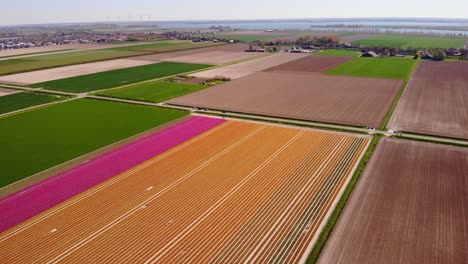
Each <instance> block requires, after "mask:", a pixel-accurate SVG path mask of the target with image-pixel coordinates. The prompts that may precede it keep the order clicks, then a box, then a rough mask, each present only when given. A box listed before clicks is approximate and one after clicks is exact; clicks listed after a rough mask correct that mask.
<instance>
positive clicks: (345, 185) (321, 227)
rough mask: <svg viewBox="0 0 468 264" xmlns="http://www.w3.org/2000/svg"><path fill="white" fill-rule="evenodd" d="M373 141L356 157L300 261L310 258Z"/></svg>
mask: <svg viewBox="0 0 468 264" xmlns="http://www.w3.org/2000/svg"><path fill="white" fill-rule="evenodd" d="M371 141H372V140H367V143H366V144H365V147H364V148H363V149H362V151H361V153H360V154H359V156H358V157H357V159H356V163H355V164H354V166H353V167H352V168H351V170H350V171H349V174H348V175H347V176H346V181H345V182H344V183H343V186H342V187H341V188H340V191H339V192H338V194H337V195H336V198H335V199H334V200H333V203H332V204H331V205H330V208H329V209H328V210H327V213H326V215H325V216H324V218H323V220H322V221H321V223H320V225H319V226H318V228H317V231H316V233H315V235H314V236H313V237H312V240H311V241H310V243H309V245H308V246H307V247H306V251H305V252H304V254H303V255H302V257H301V259H300V261H299V263H306V262H307V259H308V258H309V256H310V254H311V252H312V250H313V249H314V246H315V244H316V242H317V240H318V239H319V237H320V236H321V234H322V232H323V230H324V228H325V226H326V225H327V224H328V222H329V221H330V217H331V215H332V214H333V212H334V211H335V210H336V208H337V206H338V203H339V201H340V200H341V199H342V197H343V194H344V192H345V191H346V189H347V188H348V185H349V183H350V182H351V180H352V178H353V175H354V173H355V172H356V171H357V169H358V167H359V164H360V163H361V161H362V159H363V157H364V155H365V153H366V152H367V151H368V150H369V146H370V144H371ZM359 145H360V144H359ZM358 149H359V148H358ZM338 219H339V218H338Z"/></svg>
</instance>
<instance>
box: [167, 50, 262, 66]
mask: <svg viewBox="0 0 468 264" xmlns="http://www.w3.org/2000/svg"><path fill="white" fill-rule="evenodd" d="M261 55H262V54H259V53H255V52H229V51H211V52H204V53H197V54H193V55H186V56H179V57H171V58H167V59H164V60H165V61H175V62H187V63H199V64H225V63H229V62H234V61H239V60H244V59H249V58H253V57H257V56H261Z"/></svg>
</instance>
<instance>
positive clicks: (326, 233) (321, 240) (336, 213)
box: [306, 135, 382, 264]
mask: <svg viewBox="0 0 468 264" xmlns="http://www.w3.org/2000/svg"><path fill="white" fill-rule="evenodd" d="M381 137H382V135H374V137H373V139H372V141H371V143H370V145H369V148H368V149H367V151H366V153H364V156H363V157H362V159H361V161H360V162H359V165H358V167H357V168H356V171H355V172H354V174H353V176H352V178H351V181H350V182H349V184H348V185H347V186H346V189H345V191H344V192H343V195H342V196H341V198H340V200H339V201H338V203H337V205H336V207H335V209H334V210H333V212H332V214H331V215H330V218H329V219H328V222H327V224H326V225H325V227H324V228H323V230H322V232H321V233H320V235H319V237H318V239H317V242H316V243H315V245H314V248H313V249H312V252H311V253H310V255H309V257H308V258H307V261H306V263H308V264H312V263H317V261H318V259H319V256H320V253H321V252H322V250H323V248H324V246H325V243H326V242H327V240H328V238H329V237H330V234H331V232H332V231H333V228H334V227H335V225H336V222H337V221H338V219H339V217H340V215H341V213H342V212H343V209H344V207H345V205H346V203H347V202H348V200H349V197H350V196H351V193H352V192H353V190H354V187H355V186H356V184H357V182H358V180H359V178H360V177H361V175H362V173H363V172H364V169H365V167H366V165H367V163H368V162H369V160H370V158H371V156H372V153H373V152H374V150H375V148H376V147H377V144H378V143H379V140H380V138H381Z"/></svg>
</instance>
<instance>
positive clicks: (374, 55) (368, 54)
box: [361, 51, 379, 58]
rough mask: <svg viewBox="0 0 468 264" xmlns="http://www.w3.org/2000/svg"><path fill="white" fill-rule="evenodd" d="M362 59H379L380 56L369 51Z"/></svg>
mask: <svg viewBox="0 0 468 264" xmlns="http://www.w3.org/2000/svg"><path fill="white" fill-rule="evenodd" d="M361 57H368V58H372V57H373V58H377V57H379V54H377V53H375V52H374V51H368V52H364V53H363V54H362V55H361Z"/></svg>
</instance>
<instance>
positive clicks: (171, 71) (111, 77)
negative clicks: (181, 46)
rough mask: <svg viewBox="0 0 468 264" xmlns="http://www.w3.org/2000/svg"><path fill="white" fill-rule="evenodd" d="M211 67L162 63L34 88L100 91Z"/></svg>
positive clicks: (35, 85) (72, 78)
mask: <svg viewBox="0 0 468 264" xmlns="http://www.w3.org/2000/svg"><path fill="white" fill-rule="evenodd" d="M210 66H211V65H205V64H190V63H178V62H161V63H154V64H149V65H143V66H137V67H132V68H126V69H118V70H113V71H107V72H100V73H94V74H88V75H82V76H77V77H71V78H66V79H61V80H55V81H50V82H43V83H36V84H33V85H32V86H33V87H42V88H46V89H50V90H60V91H67V92H89V91H98V90H103V89H108V88H113V87H118V86H122V85H128V84H132V83H137V82H142V81H146V80H151V79H157V78H162V77H166V76H171V75H175V74H180V73H185V72H191V71H195V70H201V69H204V68H208V67H210Z"/></svg>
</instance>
